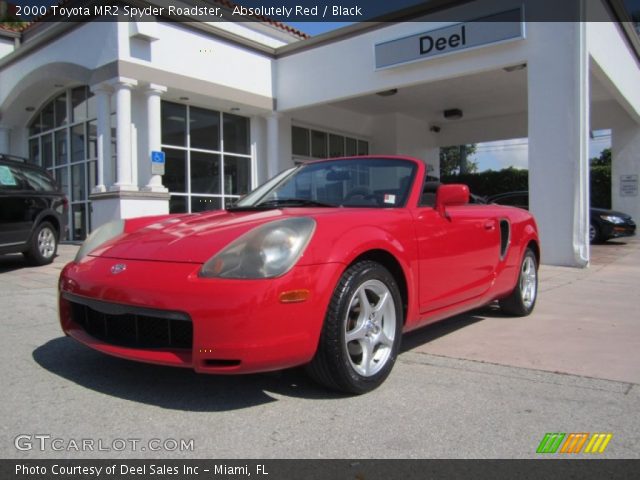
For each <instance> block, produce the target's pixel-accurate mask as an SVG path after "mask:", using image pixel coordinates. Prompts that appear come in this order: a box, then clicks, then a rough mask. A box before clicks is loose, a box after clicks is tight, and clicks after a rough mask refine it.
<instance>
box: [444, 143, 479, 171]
mask: <svg viewBox="0 0 640 480" xmlns="http://www.w3.org/2000/svg"><path fill="white" fill-rule="evenodd" d="M474 153H476V146H475V144H472V145H454V146H451V147H442V148H440V177H448V176H450V175H455V174H459V173H464V172H466V173H475V172H477V171H478V163H477V162H474V161H473V160H469V157H470V156H471V155H473V154H474ZM463 159H464V163H462V164H461V160H463ZM461 167H462V168H461Z"/></svg>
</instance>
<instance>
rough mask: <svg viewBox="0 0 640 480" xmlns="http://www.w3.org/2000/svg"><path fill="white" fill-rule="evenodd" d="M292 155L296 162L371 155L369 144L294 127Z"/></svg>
mask: <svg viewBox="0 0 640 480" xmlns="http://www.w3.org/2000/svg"><path fill="white" fill-rule="evenodd" d="M291 153H292V155H293V156H294V162H296V161H297V162H300V161H306V160H314V159H322V158H335V157H343V156H356V155H368V154H369V142H368V141H367V140H361V139H357V138H353V137H351V136H347V135H340V133H339V132H335V133H334V132H328V131H322V130H317V129H310V128H305V127H301V126H298V125H293V126H292V127H291ZM295 157H298V158H295Z"/></svg>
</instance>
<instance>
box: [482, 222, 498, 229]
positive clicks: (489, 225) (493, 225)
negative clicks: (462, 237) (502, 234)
mask: <svg viewBox="0 0 640 480" xmlns="http://www.w3.org/2000/svg"><path fill="white" fill-rule="evenodd" d="M495 228H496V222H494V221H493V220H490V221H488V222H485V224H484V229H485V230H494V229H495Z"/></svg>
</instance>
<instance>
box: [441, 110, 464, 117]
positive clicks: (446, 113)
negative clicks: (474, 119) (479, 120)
mask: <svg viewBox="0 0 640 480" xmlns="http://www.w3.org/2000/svg"><path fill="white" fill-rule="evenodd" d="M443 115H444V118H446V119H447V120H460V119H461V118H462V110H460V109H459V108H450V109H448V110H445V111H444V112H443Z"/></svg>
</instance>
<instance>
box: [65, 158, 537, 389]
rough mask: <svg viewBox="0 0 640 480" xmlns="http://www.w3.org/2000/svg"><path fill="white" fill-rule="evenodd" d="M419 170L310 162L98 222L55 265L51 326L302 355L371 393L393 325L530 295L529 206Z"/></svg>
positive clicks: (319, 369) (203, 354)
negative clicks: (258, 181)
mask: <svg viewBox="0 0 640 480" xmlns="http://www.w3.org/2000/svg"><path fill="white" fill-rule="evenodd" d="M425 179H426V168H425V164H424V163H423V162H421V161H420V160H416V159H413V158H406V157H373V156H372V157H353V158H341V159H331V160H323V161H318V162H311V163H307V164H304V165H300V166H296V167H294V168H291V169H289V170H287V171H285V172H282V173H281V174H279V175H278V176H276V177H274V178H272V179H271V180H269V181H268V182H266V183H265V184H264V185H262V186H260V187H258V188H257V189H256V190H254V191H253V192H251V193H249V194H248V195H247V196H246V197H244V198H242V199H241V200H240V201H238V202H237V203H236V204H235V205H234V206H233V207H230V208H228V209H227V210H225V211H212V212H206V213H198V214H180V215H165V216H161V217H146V218H135V219H128V220H118V221H115V222H111V223H108V224H106V225H103V226H102V227H100V228H98V229H97V230H95V231H94V232H93V233H92V234H91V236H90V237H89V238H88V239H87V240H86V241H85V243H84V245H83V246H82V247H81V248H80V250H79V251H78V254H77V256H76V258H75V260H74V261H73V262H71V263H69V264H68V265H67V266H66V267H65V268H64V270H63V271H62V273H61V276H60V320H61V324H62V329H63V330H64V332H65V333H66V334H67V335H69V336H71V337H73V338H75V339H76V340H78V341H80V342H82V343H84V344H85V345H88V346H89V347H92V348H94V349H96V350H99V351H101V352H104V353H107V354H109V355H114V356H117V357H122V358H126V359H131V360H137V361H141V362H150V363H156V364H162V365H173V366H179V367H188V368H193V369H195V370H196V371H197V372H202V373H215V374H234V373H249V372H260V371H267V370H276V369H283V368H287V367H292V366H296V365H306V366H307V370H308V372H309V373H310V374H311V376H312V377H313V378H315V379H316V380H317V381H319V382H320V383H322V384H324V385H325V386H327V387H329V388H332V389H336V390H340V391H343V392H349V393H356V394H358V393H364V392H367V391H370V390H372V389H374V388H376V387H377V386H378V385H380V384H381V383H382V382H383V381H384V379H385V378H386V377H387V376H388V375H389V372H390V371H391V369H392V367H393V365H394V362H395V360H396V356H397V355H398V350H399V348H400V340H401V336H402V333H403V332H407V331H410V330H413V329H416V328H419V327H422V326H424V325H426V324H429V323H431V322H434V321H437V320H440V319H443V318H446V317H450V316H452V315H456V314H458V313H461V312H464V311H467V310H471V309H474V308H477V307H480V306H482V305H485V304H487V303H489V302H492V301H494V300H498V301H499V303H500V305H501V307H502V309H503V310H504V311H505V312H507V313H509V314H513V315H517V316H524V315H528V314H529V313H531V311H532V310H533V308H534V305H535V302H536V295H537V282H538V277H537V269H538V264H539V261H540V250H539V243H538V236H537V228H536V223H535V221H534V219H533V217H532V216H531V215H530V214H529V213H528V212H526V211H524V210H521V209H519V208H512V207H504V206H499V205H478V204H469V203H468V200H469V190H468V188H467V187H466V186H465V185H439V186H437V188H436V189H435V191H434V187H433V182H427V181H425Z"/></svg>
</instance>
